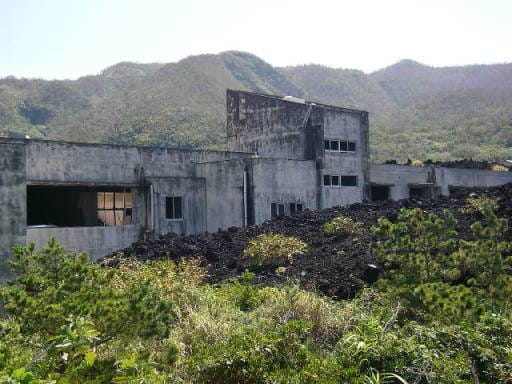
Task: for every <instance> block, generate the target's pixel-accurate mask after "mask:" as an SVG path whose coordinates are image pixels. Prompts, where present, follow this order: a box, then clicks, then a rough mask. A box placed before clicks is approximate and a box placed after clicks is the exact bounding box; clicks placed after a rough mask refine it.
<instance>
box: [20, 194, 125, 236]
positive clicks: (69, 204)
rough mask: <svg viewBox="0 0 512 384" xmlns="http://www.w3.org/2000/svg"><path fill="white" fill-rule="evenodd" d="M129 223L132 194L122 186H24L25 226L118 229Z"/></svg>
mask: <svg viewBox="0 0 512 384" xmlns="http://www.w3.org/2000/svg"><path fill="white" fill-rule="evenodd" d="M132 223H133V195H132V193H131V192H130V191H129V190H126V189H124V188H122V187H87V186H83V187H82V186H76V187H75V186H72V187H70V186H39V185H38V186H35V185H29V186H27V225H28V226H38V227H95V226H114V225H115V226H120V225H126V224H132Z"/></svg>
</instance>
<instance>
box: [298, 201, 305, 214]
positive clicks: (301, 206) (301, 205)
mask: <svg viewBox="0 0 512 384" xmlns="http://www.w3.org/2000/svg"><path fill="white" fill-rule="evenodd" d="M303 210H304V204H300V203H297V212H302V211H303Z"/></svg>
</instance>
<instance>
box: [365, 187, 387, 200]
mask: <svg viewBox="0 0 512 384" xmlns="http://www.w3.org/2000/svg"><path fill="white" fill-rule="evenodd" d="M370 193H371V199H372V201H384V200H388V199H389V186H387V185H372V186H371V189H370Z"/></svg>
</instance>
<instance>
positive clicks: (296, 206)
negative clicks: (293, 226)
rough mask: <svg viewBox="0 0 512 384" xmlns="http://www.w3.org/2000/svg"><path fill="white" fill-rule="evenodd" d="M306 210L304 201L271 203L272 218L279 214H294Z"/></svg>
mask: <svg viewBox="0 0 512 384" xmlns="http://www.w3.org/2000/svg"><path fill="white" fill-rule="evenodd" d="M302 211H304V204H303V203H296V202H294V203H281V202H279V203H271V204H270V216H271V217H272V218H274V217H277V216H285V215H292V214H294V213H296V212H302Z"/></svg>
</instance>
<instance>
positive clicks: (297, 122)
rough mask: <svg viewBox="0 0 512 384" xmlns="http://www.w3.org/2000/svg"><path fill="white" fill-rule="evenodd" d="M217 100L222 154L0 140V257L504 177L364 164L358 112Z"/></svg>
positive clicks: (509, 177) (278, 101)
mask: <svg viewBox="0 0 512 384" xmlns="http://www.w3.org/2000/svg"><path fill="white" fill-rule="evenodd" d="M226 106H227V141H228V146H229V149H230V151H205V150H191V149H175V148H152V147H151V148H150V147H132V146H120V145H105V144H84V143H68V142H55V141H47V140H30V139H29V140H25V139H7V138H4V139H0V165H1V167H0V168H1V172H0V256H1V257H2V260H0V265H5V260H6V258H7V257H8V255H9V253H10V248H11V246H12V245H13V244H16V243H17V244H28V243H32V242H33V243H35V244H36V247H41V246H44V245H45V243H46V242H47V241H48V238H50V237H52V236H53V237H55V238H56V239H57V240H58V241H59V242H61V243H62V244H63V245H64V246H65V248H66V249H67V250H85V251H88V252H89V253H90V255H91V258H92V259H95V258H98V257H101V256H103V255H106V254H108V253H110V252H112V251H115V250H116V249H119V248H122V247H126V246H128V245H130V244H131V243H132V242H134V241H136V240H138V239H143V238H150V237H155V236H158V235H160V234H165V233H168V232H176V233H184V234H194V233H200V232H205V231H209V232H212V231H217V230H218V229H219V228H228V227H231V226H237V227H241V226H246V225H251V224H259V223H261V222H263V221H265V220H268V219H270V218H271V217H274V216H279V215H290V214H293V213H294V212H297V211H303V210H305V209H310V210H316V209H321V208H328V207H332V206H336V205H346V204H350V203H355V202H361V201H363V200H365V199H366V200H382V199H387V198H391V199H402V198H407V197H409V196H412V195H414V196H422V197H434V196H435V195H439V194H444V195H447V194H449V192H450V188H455V187H460V186H472V187H473V186H480V187H483V186H493V185H499V184H504V183H506V182H509V181H512V172H492V171H485V170H470V169H453V168H440V167H434V166H429V167H410V166H401V165H376V166H373V165H372V166H370V165H369V161H368V129H369V124H368V113H367V112H365V111H359V110H354V109H347V108H341V107H336V106H330V105H323V104H318V103H312V102H306V101H304V100H301V99H296V98H293V97H289V96H286V97H277V96H270V95H261V94H255V93H250V92H243V91H234V90H228V91H227V101H226Z"/></svg>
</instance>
